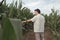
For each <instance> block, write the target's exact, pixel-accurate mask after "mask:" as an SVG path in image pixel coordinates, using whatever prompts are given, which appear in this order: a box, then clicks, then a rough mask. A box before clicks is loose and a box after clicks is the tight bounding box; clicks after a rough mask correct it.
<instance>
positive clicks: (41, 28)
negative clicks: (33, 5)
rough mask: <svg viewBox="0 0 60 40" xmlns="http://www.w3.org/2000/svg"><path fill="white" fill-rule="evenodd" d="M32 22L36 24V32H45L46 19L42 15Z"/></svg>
mask: <svg viewBox="0 0 60 40" xmlns="http://www.w3.org/2000/svg"><path fill="white" fill-rule="evenodd" d="M31 20H32V22H34V32H44V24H45V18H44V17H43V16H42V15H40V14H38V15H37V16H34V17H33V18H32V19H31Z"/></svg>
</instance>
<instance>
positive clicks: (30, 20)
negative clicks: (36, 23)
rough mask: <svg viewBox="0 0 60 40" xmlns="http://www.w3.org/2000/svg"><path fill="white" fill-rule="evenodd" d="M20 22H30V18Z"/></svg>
mask: <svg viewBox="0 0 60 40" xmlns="http://www.w3.org/2000/svg"><path fill="white" fill-rule="evenodd" d="M22 22H32V20H26V21H22Z"/></svg>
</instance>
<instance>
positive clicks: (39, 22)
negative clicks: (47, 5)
mask: <svg viewBox="0 0 60 40" xmlns="http://www.w3.org/2000/svg"><path fill="white" fill-rule="evenodd" d="M40 13H41V12H40V10H39V9H35V10H34V15H35V16H34V17H33V18H32V19H30V20H27V21H23V22H34V32H35V37H36V40H44V23H45V18H44V17H43V16H42V15H41V14H40Z"/></svg>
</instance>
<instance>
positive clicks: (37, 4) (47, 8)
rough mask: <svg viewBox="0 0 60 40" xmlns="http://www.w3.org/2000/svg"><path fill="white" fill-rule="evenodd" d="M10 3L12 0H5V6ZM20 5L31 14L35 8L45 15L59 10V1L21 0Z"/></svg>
mask: <svg viewBox="0 0 60 40" xmlns="http://www.w3.org/2000/svg"><path fill="white" fill-rule="evenodd" d="M0 1H1V0H0ZM15 1H16V0H15ZM18 1H19V0H18ZM11 2H12V0H7V4H10V3H11ZM22 3H23V7H28V8H29V9H30V10H31V11H32V12H33V11H34V9H37V8H38V9H40V10H41V12H42V13H45V14H49V13H50V12H51V9H52V8H54V9H58V10H60V0H22Z"/></svg>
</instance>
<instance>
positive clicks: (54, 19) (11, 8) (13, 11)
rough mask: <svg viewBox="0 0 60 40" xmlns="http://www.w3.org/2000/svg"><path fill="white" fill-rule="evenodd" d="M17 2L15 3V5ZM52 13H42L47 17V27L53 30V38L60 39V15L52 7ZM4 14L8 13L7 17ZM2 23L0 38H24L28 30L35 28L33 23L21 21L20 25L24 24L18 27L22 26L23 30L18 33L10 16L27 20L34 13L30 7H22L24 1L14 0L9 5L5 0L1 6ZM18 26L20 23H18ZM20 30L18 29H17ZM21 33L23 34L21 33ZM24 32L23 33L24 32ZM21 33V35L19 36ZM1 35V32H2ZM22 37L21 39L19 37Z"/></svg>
mask: <svg viewBox="0 0 60 40" xmlns="http://www.w3.org/2000/svg"><path fill="white" fill-rule="evenodd" d="M14 4H15V5H14ZM51 11H52V12H51V13H50V14H49V16H48V15H47V14H46V15H44V14H42V15H43V16H44V17H45V20H46V21H45V29H48V30H50V31H51V33H52V36H53V39H52V40H60V38H59V37H60V15H58V10H54V9H51ZM2 13H3V14H6V18H5V17H3V16H2ZM0 15H1V17H0V22H1V23H0V24H1V26H2V29H0V30H1V31H3V32H2V33H3V34H2V39H0V40H22V39H21V38H22V35H23V34H25V33H26V31H29V30H33V28H32V27H31V28H30V26H33V23H23V24H22V23H21V22H20V23H21V24H20V25H23V27H22V26H20V27H18V28H21V30H20V31H19V32H18V33H17V32H16V30H17V29H16V30H15V29H14V27H15V26H14V27H13V25H12V22H11V20H10V19H9V18H12V19H14V20H15V19H20V21H23V20H27V19H30V18H32V17H33V16H34V15H33V13H32V12H31V11H30V9H29V8H27V7H24V8H22V1H21V0H20V1H19V5H18V2H17V1H16V2H15V3H14V1H13V2H12V3H11V4H10V5H8V4H6V0H5V1H4V4H3V5H2V6H0ZM17 26H18V25H17ZM17 31H18V30H17ZM19 33H21V34H19ZM22 33H23V34H22ZM17 34H19V35H20V36H17ZM0 35H1V33H0ZM19 37H20V39H19Z"/></svg>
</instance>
